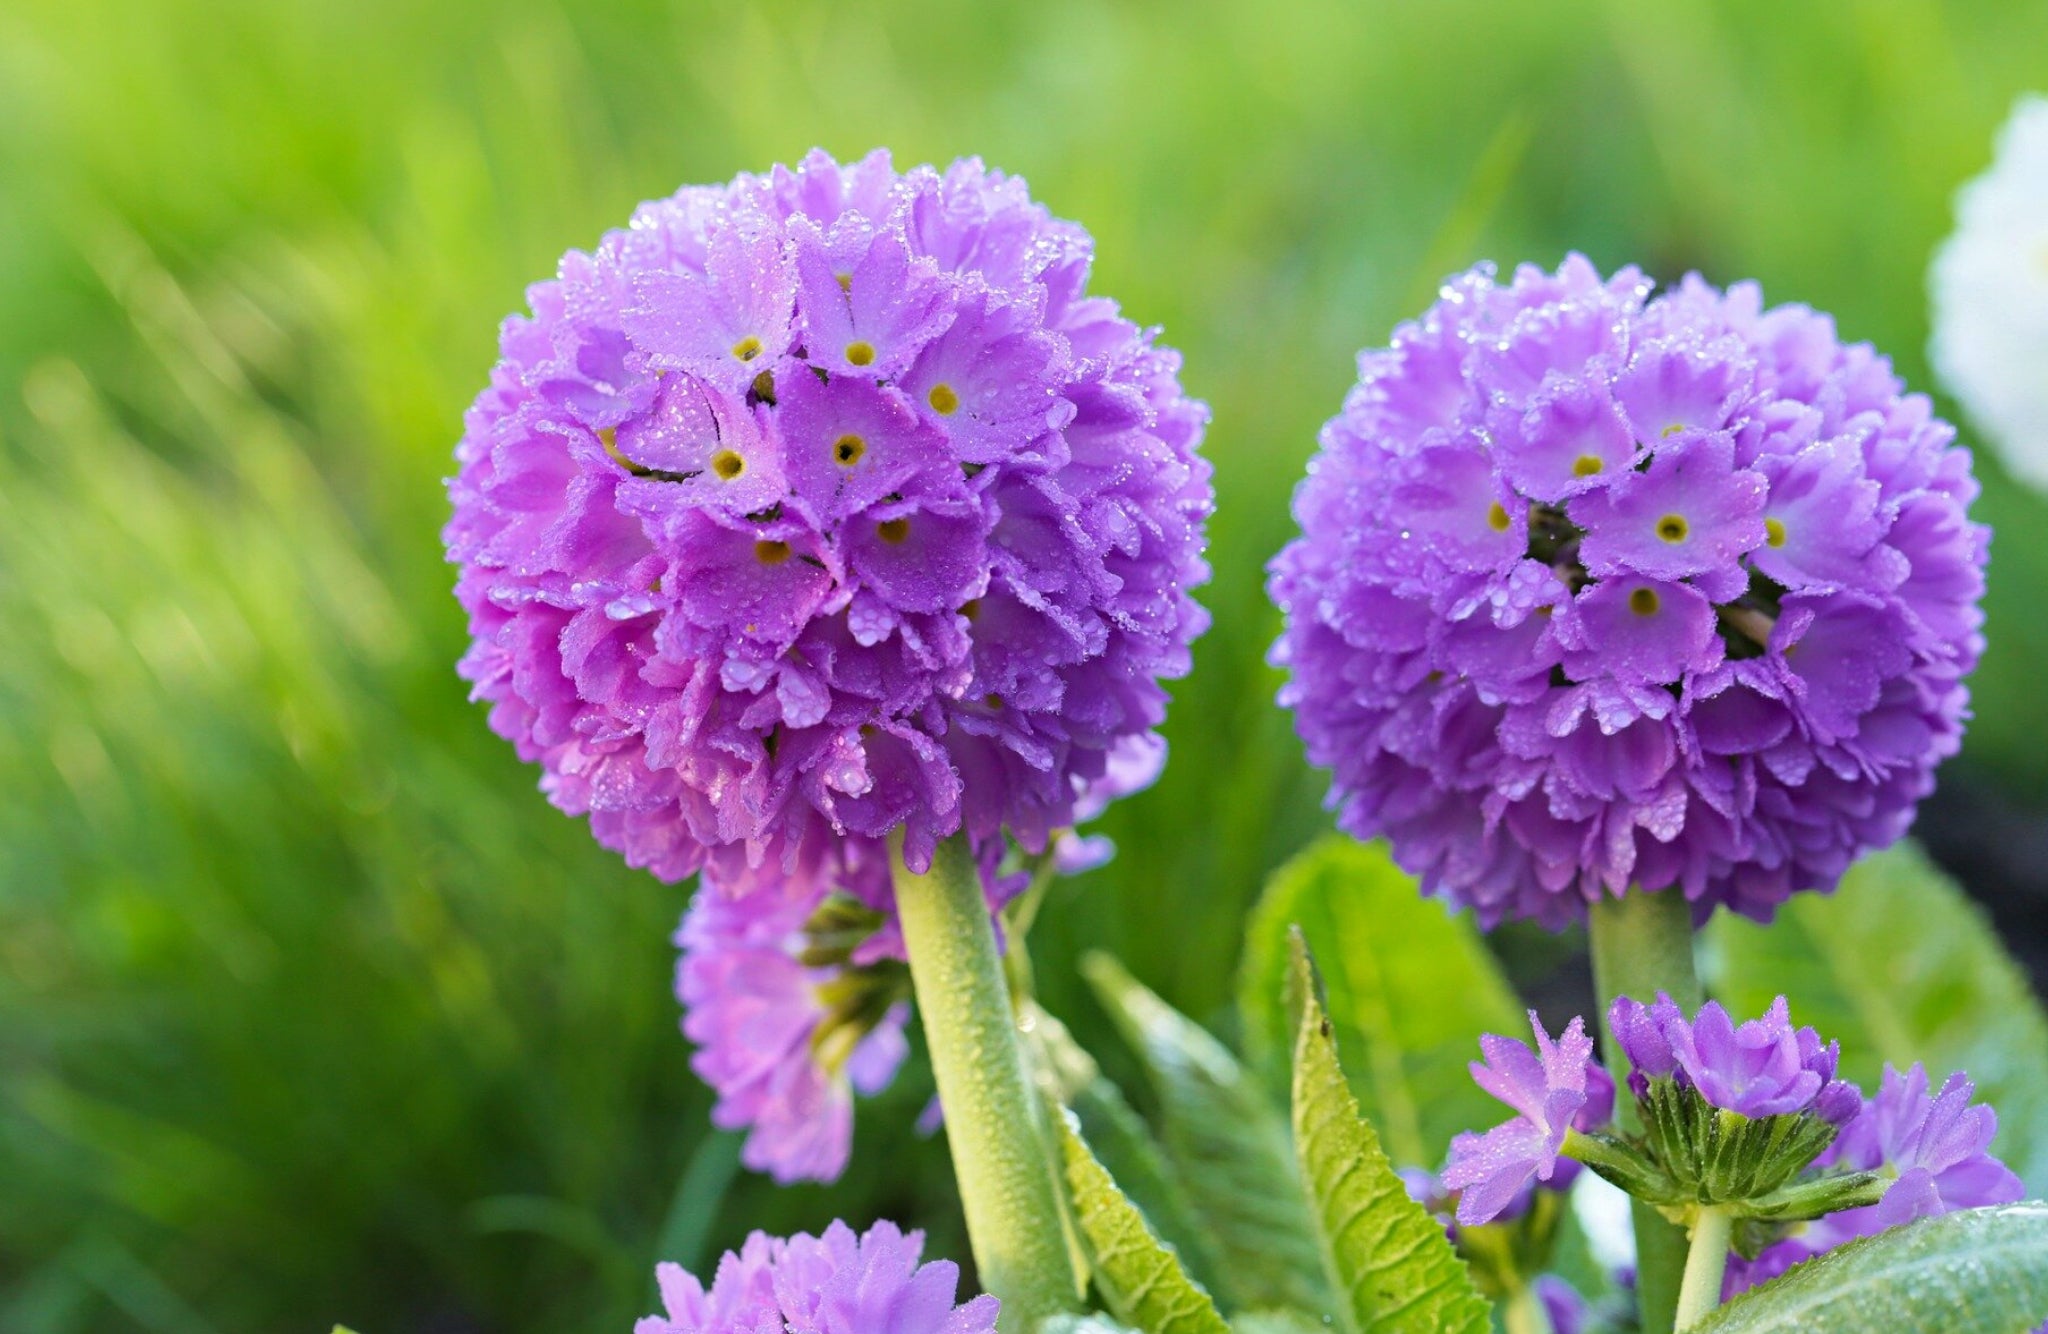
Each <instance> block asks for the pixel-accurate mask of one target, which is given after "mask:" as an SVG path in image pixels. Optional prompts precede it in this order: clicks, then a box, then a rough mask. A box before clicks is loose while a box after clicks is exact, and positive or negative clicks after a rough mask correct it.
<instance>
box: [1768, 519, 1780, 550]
mask: <svg viewBox="0 0 2048 1334" xmlns="http://www.w3.org/2000/svg"><path fill="white" fill-rule="evenodd" d="M1764 542H1765V544H1766V545H1769V546H1774V547H1782V546H1784V545H1785V523H1784V520H1782V519H1765V520H1764Z"/></svg>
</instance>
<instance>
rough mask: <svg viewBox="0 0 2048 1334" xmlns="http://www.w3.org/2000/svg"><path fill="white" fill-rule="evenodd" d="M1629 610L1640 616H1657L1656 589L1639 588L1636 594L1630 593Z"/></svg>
mask: <svg viewBox="0 0 2048 1334" xmlns="http://www.w3.org/2000/svg"><path fill="white" fill-rule="evenodd" d="M1628 609H1629V610H1630V611H1632V612H1634V613H1635V614H1636V615H1638V616H1655V615H1656V614H1657V590H1656V589H1654V588H1638V589H1637V590H1636V591H1635V592H1633V593H1630V594H1629V595H1628Z"/></svg>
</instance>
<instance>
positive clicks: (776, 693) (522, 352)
mask: <svg viewBox="0 0 2048 1334" xmlns="http://www.w3.org/2000/svg"><path fill="white" fill-rule="evenodd" d="M1089 261H1090V243H1089V239H1088V236H1087V234H1086V233H1085V232H1083V231H1082V230H1081V229H1080V228H1079V227H1076V226H1074V225H1072V224H1070V223H1065V222H1060V221H1056V220H1054V219H1053V218H1052V217H1050V216H1049V215H1048V214H1047V213H1046V211H1045V210H1044V209H1043V208H1041V207H1040V206H1039V205H1037V204H1035V203H1033V202H1032V200H1031V199H1030V197H1029V195H1028V194H1027V193H1026V191H1025V188H1024V184H1023V182H1021V181H1018V180H1015V179H1013V178H1007V177H1005V176H1003V175H1001V174H1000V173H997V172H993V171H990V170H988V169H986V168H985V167H983V166H982V164H981V163H980V162H979V161H975V160H972V159H969V160H964V161H961V162H957V163H955V164H954V165H953V166H951V167H950V168H948V169H946V170H945V171H943V172H940V171H936V170H933V169H931V168H929V167H919V168H916V169H914V170H912V171H909V172H904V173H898V172H897V171H896V170H895V169H894V168H893V167H892V165H891V163H890V160H889V157H888V155H887V154H886V153H880V152H878V153H875V154H872V155H870V156H869V157H867V158H864V159H862V160H861V161H859V162H857V163H854V164H852V165H849V166H841V165H840V164H838V163H836V162H834V161H833V160H831V159H830V158H828V157H826V156H825V155H824V154H822V153H813V154H812V155H811V156H809V157H807V158H806V159H804V161H803V162H802V163H800V164H799V165H798V166H797V167H795V168H794V169H791V168H783V167H777V168H776V169H774V170H773V171H771V172H769V173H768V174H766V175H762V176H752V175H742V176H740V177H738V178H736V179H735V180H734V181H733V182H732V183H731V184H730V185H728V186H725V187H702V188H699V187H692V188H688V189H684V190H682V191H680V192H678V193H677V194H676V195H675V196H674V197H672V198H670V199H665V200H659V201H656V202H653V203H649V204H645V205H643V206H642V207H641V208H640V209H639V210H638V211H637V212H636V213H635V215H634V218H633V224H632V226H631V227H630V228H628V229H626V230H623V231H614V232H611V233H608V234H607V235H606V236H605V238H604V239H603V241H602V242H601V243H600V244H599V246H598V247H597V249H596V251H595V252H594V253H592V254H583V253H580V252H573V251H572V252H571V253H570V254H568V255H567V256H565V257H564V258H563V260H562V264H561V268H560V272H559V275H558V277H556V278H555V279H553V280H551V281H548V282H543V283H540V284H538V285H536V286H534V287H533V288H531V289H530V290H529V292H528V299H529V302H530V304H531V307H532V310H533V314H532V316H531V318H527V317H514V318H512V319H510V320H508V321H506V323H505V325H504V329H503V332H502V335H501V340H500V345H501V351H502V354H503V357H502V360H500V362H499V363H498V365H497V367H496V368H495V369H494V370H493V372H492V375H491V383H490V386H489V388H487V389H486V390H485V391H484V392H483V393H482V394H481V395H480V396H479V397H478V399H477V400H476V403H475V405H474V406H473V407H472V408H471V409H470V412H469V414H468V417H467V418H466V423H465V425H466V431H465V434H464V437H463V440H462V443H461V445H460V447H459V448H458V450H457V459H458V461H459V463H460V470H459V472H458V474H457V476H456V477H455V478H454V480H453V481H452V482H451V484H450V492H451V495H452V498H453V501H454V508H455V513H454V518H453V520H452V521H451V522H450V523H449V525H448V527H447V531H446V534H445V537H446V541H447V545H448V552H449V556H450V559H452V560H454V561H456V562H458V563H459V564H460V566H461V574H460V577H459V579H458V581H457V585H456V592H457V596H458V597H459V598H460V600H461V602H462V605H463V606H464V608H465V609H466V610H467V611H468V613H469V617H470V631H471V635H472V637H473V639H474V643H473V645H472V647H471V649H470V651H469V653H468V655H467V656H466V657H465V658H464V659H463V662H462V672H463V674H464V675H465V676H466V677H468V678H469V679H470V680H471V681H472V682H474V684H475V694H476V695H477V696H478V697H480V698H482V699H485V700H488V701H490V703H491V705H492V710H491V725H492V726H493V727H494V728H495V729H496V730H497V731H498V732H499V733H500V734H502V735H504V736H506V737H507V738H509V739H510V740H511V741H512V742H513V743H514V745H515V746H516V747H517V749H518V752H519V754H520V756H521V757H522V758H523V759H526V760H529V761H536V762H538V763H539V764H540V765H541V766H542V768H543V770H544V771H545V772H544V777H543V780H542V786H543V787H544V789H545V790H546V791H547V793H548V796H549V798H550V799H551V800H552V801H553V802H554V803H555V804H556V805H557V806H559V807H561V808H562V809H563V810H565V811H568V812H570V813H572V814H585V813H587V814H588V815H589V816H590V820H591V828H592V830H593V832H594V833H595V834H596V836H597V837H598V839H599V840H600V841H601V842H603V843H604V844H605V845H606V846H608V847H611V848H614V849H617V850H619V851H620V852H622V853H623V854H624V855H625V856H626V859H627V860H628V861H629V862H631V863H632V864H634V865H636V866H643V867H646V868H648V869H650V870H652V871H653V872H654V873H655V874H657V875H659V876H661V877H663V878H665V879H680V878H682V877H684V876H687V875H689V874H691V873H693V872H695V871H697V870H698V869H699V868H700V867H701V866H703V865H704V864H705V863H706V862H707V861H715V862H717V863H718V864H719V865H720V866H721V867H722V869H723V873H724V875H725V878H726V879H727V880H728V881H737V880H738V879H739V878H740V876H741V874H742V868H744V867H746V866H753V865H758V864H760V863H761V862H762V861H763V860H764V859H773V858H781V859H782V860H783V861H784V862H785V864H787V865H792V866H793V865H795V864H796V862H797V861H798V860H800V859H801V858H803V857H804V856H807V855H809V853H808V851H807V850H808V849H809V848H811V847H812V846H813V845H817V844H828V843H835V842H838V841H841V840H844V839H849V838H856V839H870V840H878V839H883V838H886V837H888V836H889V835H890V834H892V833H893V832H895V831H898V830H901V831H903V834H904V839H905V855H906V858H907V860H908V861H909V863H910V864H911V865H912V867H913V868H916V869H920V870H921V869H923V868H924V867H925V866H926V865H927V864H928V862H929V858H930V854H931V850H932V848H933V846H934V845H935V843H936V841H937V840H939V839H940V838H943V837H946V836H948V835H950V834H952V833H954V832H955V831H956V830H960V829H962V828H964V829H965V830H966V831H967V833H968V835H969V837H970V838H971V839H972V840H973V841H974V843H975V844H976V845H977V847H980V846H982V845H984V844H987V843H989V842H991V841H997V840H1000V839H1001V838H1002V837H1003V836H1004V834H1005V833H1006V832H1007V834H1008V835H1010V836H1012V837H1014V838H1015V839H1017V840H1018V841H1019V842H1021V843H1022V844H1024V845H1025V846H1026V847H1028V848H1030V849H1031V850H1033V851H1037V850H1039V849H1042V848H1043V847H1044V846H1045V844H1046V842H1047V840H1048V839H1049V838H1050V837H1051V836H1052V835H1053V834H1054V833H1055V832H1056V831H1057V830H1060V829H1062V828H1065V827H1067V826H1069V825H1071V824H1072V823H1073V821H1074V813H1075V809H1076V807H1077V805H1079V804H1083V803H1086V802H1087V801H1089V800H1090V798H1091V794H1092V793H1093V790H1094V789H1096V788H1097V787H1098V786H1099V785H1100V784H1102V783H1103V781H1104V778H1105V775H1106V774H1109V773H1111V772H1112V770H1115V769H1117V768H1118V767H1120V766H1123V767H1128V765H1129V764H1130V763H1131V762H1133V759H1134V757H1142V756H1145V755H1149V754H1152V753H1154V752H1156V750H1157V746H1158V741H1157V733H1156V732H1155V730H1154V729H1155V728H1156V727H1157V726H1158V724H1159V722H1160V720H1161V719H1162V717H1163V716H1164V710H1165V701H1166V696H1165V692H1164V690H1163V688H1162V687H1161V685H1160V681H1161V679H1162V678H1168V677H1174V676H1178V675H1181V674H1183V673H1184V672H1185V671H1186V670H1187V667H1188V660H1189V653H1188V647H1189V643H1190V641H1191V640H1192V639H1193V638H1194V637H1195V636H1196V635H1197V634H1199V633H1200V632H1201V631H1202V629H1203V628H1204V627H1205V625H1206V623H1207V617H1206V615H1205V613H1204V612H1203V611H1202V609H1201V608H1200V607H1199V606H1197V605H1196V603H1195V602H1194V601H1193V600H1192V599H1191V598H1190V596H1189V590H1190V589H1192V588H1193V587H1195V586H1196V585H1198V584H1200V583H1201V582H1202V581H1203V580H1204V579H1205V578H1206V577H1207V573H1208V571H1207V567H1206V566H1205V565H1204V563H1203V560H1202V555H1201V551H1202V542H1203V525H1204V523H1205V521H1206V519H1207V517H1208V514H1209V511H1210V509H1211V506H1212V494H1211V490H1210V485H1209V468H1208V465H1207V464H1206V462H1205V461H1204V460H1203V459H1202V458H1201V457H1200V456H1199V454H1198V453H1197V452H1196V447H1197V445H1198V443H1199V441H1200V439H1201V435H1202V431H1203V427H1204V425H1205V422H1206V419H1207V413H1206V410H1205V409H1204V408H1203V407H1202V405H1201V404H1199V403H1196V402H1194V401H1192V400H1190V399H1188V398H1187V397H1186V396H1185V395H1184V394H1183V393H1182V392H1181V389H1180V384H1179V380H1178V372H1179V366H1180V361H1179V357H1178V356H1177V354H1175V353H1173V352H1171V351H1168V350H1167V349H1165V348H1162V347H1159V346H1157V345H1156V344H1155V343H1154V341H1153V333H1152V332H1151V331H1148V330H1144V329H1140V328H1139V327H1138V326H1136V325H1134V324H1132V323H1131V322H1129V321H1128V320H1125V319H1123V318H1121V317H1120V316H1119V315H1118V314H1117V310H1116V306H1115V305H1114V303H1112V302H1110V301H1108V300H1106V299H1104V298H1101V297H1095V296H1090V295H1088V294H1087V290H1086V288H1087V279H1088V267H1089Z"/></svg>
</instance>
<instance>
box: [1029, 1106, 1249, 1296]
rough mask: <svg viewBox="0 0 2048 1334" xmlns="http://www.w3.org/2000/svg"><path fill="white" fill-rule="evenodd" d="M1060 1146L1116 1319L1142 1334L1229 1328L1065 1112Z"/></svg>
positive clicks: (1077, 1217)
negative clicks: (1104, 1166) (1083, 1141)
mask: <svg viewBox="0 0 2048 1334" xmlns="http://www.w3.org/2000/svg"><path fill="white" fill-rule="evenodd" d="M1060 1147H1061V1150H1062V1153H1063V1155H1064V1157H1065V1159H1066V1175H1067V1189H1068V1191H1069V1193H1070V1198H1071V1199H1072V1201H1073V1205H1074V1221H1075V1223H1076V1224H1077V1225H1078V1226H1079V1227H1080V1229H1081V1237H1082V1240H1083V1241H1084V1242H1085V1243H1086V1246H1087V1249H1088V1258H1089V1264H1090V1267H1091V1269H1092V1270H1093V1272H1094V1275H1095V1286H1096V1287H1097V1288H1098V1289H1099V1290H1100V1291H1101V1293H1102V1296H1103V1300H1105V1301H1107V1302H1108V1303H1109V1308H1110V1310H1112V1311H1114V1312H1115V1313H1116V1316H1117V1318H1118V1319H1119V1320H1123V1321H1126V1322H1127V1323H1129V1324H1132V1325H1135V1326H1136V1327H1137V1328H1138V1329H1140V1330H1141V1331H1143V1334H1228V1331H1229V1326H1227V1325H1225V1324H1224V1323H1223V1317H1222V1316H1221V1315H1219V1314H1217V1311H1216V1303H1215V1302H1213V1301H1211V1300H1210V1299H1209V1294H1208V1293H1207V1292H1205V1291H1204V1290H1203V1289H1202V1286H1201V1285H1200V1284H1198V1283H1196V1282H1195V1281H1194V1280H1193V1279H1191V1278H1189V1277H1188V1274H1187V1271H1186V1270H1185V1269H1183V1268H1181V1264H1180V1257H1179V1256H1177V1255H1176V1254H1174V1251H1173V1248H1172V1247H1170V1246H1167V1245H1166V1244H1164V1243H1163V1242H1161V1241H1160V1240H1159V1238H1158V1237H1157V1236H1155V1235H1154V1234H1153V1232H1152V1229H1151V1228H1149V1227H1147V1226H1146V1225H1145V1217H1144V1215H1143V1214H1141V1213H1139V1212H1138V1207H1137V1206H1136V1205H1134V1204H1132V1203H1131V1202H1130V1200H1129V1199H1128V1198H1127V1197H1126V1196H1125V1195H1124V1193H1123V1192H1122V1191H1121V1190H1118V1189H1117V1185H1116V1182H1114V1181H1112V1180H1111V1179H1110V1175H1109V1173H1108V1172H1107V1171H1105V1170H1104V1169H1103V1166H1102V1164H1101V1163H1099V1162H1097V1161H1096V1160H1095V1155H1094V1154H1092V1153H1090V1152H1089V1151H1088V1146H1087V1145H1086V1144H1084V1143H1082V1142H1081V1136H1080V1134H1079V1133H1078V1132H1077V1131H1076V1129H1075V1123H1074V1121H1073V1119H1072V1118H1064V1119H1062V1121H1061V1123H1060Z"/></svg>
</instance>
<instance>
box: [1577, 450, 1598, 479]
mask: <svg viewBox="0 0 2048 1334" xmlns="http://www.w3.org/2000/svg"><path fill="white" fill-rule="evenodd" d="M1606 466H1607V464H1606V463H1605V461H1603V460H1602V459H1601V458H1600V456H1599V455H1597V454H1581V455H1579V456H1578V457H1577V458H1576V459H1573V460H1572V476H1574V477H1591V476H1593V475H1594V474H1595V473H1598V472H1599V471H1600V470H1601V469H1602V468H1604V467H1606Z"/></svg>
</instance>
